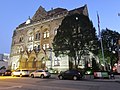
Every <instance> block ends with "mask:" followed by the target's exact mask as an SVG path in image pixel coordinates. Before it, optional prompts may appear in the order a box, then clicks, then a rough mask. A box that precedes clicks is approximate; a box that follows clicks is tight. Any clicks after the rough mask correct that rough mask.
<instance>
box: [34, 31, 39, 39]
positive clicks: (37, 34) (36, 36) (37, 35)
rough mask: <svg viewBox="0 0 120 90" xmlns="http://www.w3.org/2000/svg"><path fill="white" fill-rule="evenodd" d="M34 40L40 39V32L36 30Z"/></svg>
mask: <svg viewBox="0 0 120 90" xmlns="http://www.w3.org/2000/svg"><path fill="white" fill-rule="evenodd" d="M35 40H40V32H37V33H36V35H35Z"/></svg>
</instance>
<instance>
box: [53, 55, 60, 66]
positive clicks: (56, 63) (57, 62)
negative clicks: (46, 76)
mask: <svg viewBox="0 0 120 90" xmlns="http://www.w3.org/2000/svg"><path fill="white" fill-rule="evenodd" d="M54 66H60V60H59V58H58V57H56V58H55V59H54Z"/></svg>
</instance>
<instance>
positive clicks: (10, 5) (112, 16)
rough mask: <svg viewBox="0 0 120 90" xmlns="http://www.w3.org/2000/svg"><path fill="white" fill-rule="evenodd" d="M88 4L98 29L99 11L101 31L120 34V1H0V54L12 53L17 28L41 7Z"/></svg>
mask: <svg viewBox="0 0 120 90" xmlns="http://www.w3.org/2000/svg"><path fill="white" fill-rule="evenodd" d="M85 4H87V7H88V12H89V17H90V19H91V20H92V21H93V24H94V26H95V27H96V29H98V28H97V15H96V14H97V11H98V13H99V17H100V27H101V29H105V28H109V29H111V30H115V31H117V32H119V33H120V16H118V13H120V1H119V0H117V1H114V0H0V53H10V49H11V42H12V34H13V31H14V30H15V28H16V27H17V26H18V25H19V24H21V23H22V22H24V21H26V20H27V19H28V17H29V16H30V17H32V16H33V15H34V14H35V12H36V10H37V9H38V8H39V6H42V7H44V8H45V9H46V10H47V11H49V10H50V9H51V8H57V7H61V8H66V9H68V10H72V9H74V8H78V7H81V6H83V5H85Z"/></svg>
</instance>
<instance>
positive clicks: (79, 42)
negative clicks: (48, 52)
mask: <svg viewBox="0 0 120 90" xmlns="http://www.w3.org/2000/svg"><path fill="white" fill-rule="evenodd" d="M95 32H96V30H95V28H94V27H93V24H92V21H90V19H89V18H88V16H84V15H82V14H72V15H68V16H66V17H65V18H64V19H63V21H62V23H61V25H60V26H59V28H58V29H57V35H56V36H55V38H54V40H53V48H54V52H55V55H56V56H58V55H60V54H66V55H68V56H70V57H73V58H74V60H75V64H76V61H78V63H79V60H80V59H81V55H84V54H87V53H88V51H91V52H93V53H94V54H97V48H98V46H97V45H98V39H97V36H96V33H95Z"/></svg>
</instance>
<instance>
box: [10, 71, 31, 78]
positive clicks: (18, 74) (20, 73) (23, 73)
mask: <svg viewBox="0 0 120 90" xmlns="http://www.w3.org/2000/svg"><path fill="white" fill-rule="evenodd" d="M29 74H30V72H29V70H22V69H21V70H16V71H13V72H12V74H11V75H12V76H20V77H21V76H29Z"/></svg>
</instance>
